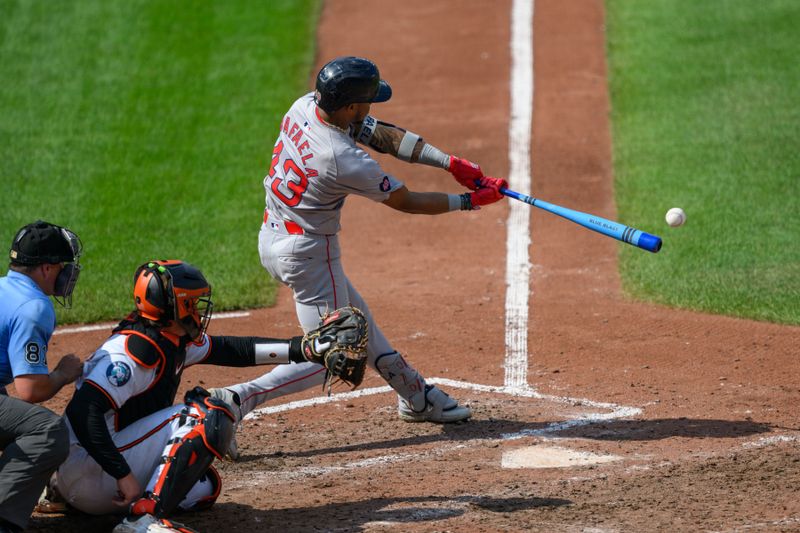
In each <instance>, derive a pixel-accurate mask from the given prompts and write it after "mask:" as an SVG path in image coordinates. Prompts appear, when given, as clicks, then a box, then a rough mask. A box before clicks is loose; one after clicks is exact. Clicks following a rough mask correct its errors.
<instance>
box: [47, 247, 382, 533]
mask: <svg viewBox="0 0 800 533" xmlns="http://www.w3.org/2000/svg"><path fill="white" fill-rule="evenodd" d="M133 285H134V286H133V297H134V302H135V305H136V309H135V310H134V311H133V312H132V313H131V314H130V315H129V316H128V317H127V318H126V319H125V320H123V321H122V322H120V323H119V325H118V326H117V327H116V328H115V329H114V330H113V332H112V334H111V336H110V337H109V338H108V339H107V340H106V341H105V342H104V343H103V345H102V346H100V348H99V349H98V350H97V351H95V353H94V354H93V355H92V356H91V357H90V358H89V359H88V360H87V361H86V362H85V364H84V372H83V375H82V377H81V378H79V379H78V381H77V383H76V391H75V394H74V396H73V398H72V400H71V401H70V403H69V405H67V409H66V418H67V426H68V428H69V432H70V453H69V457H68V458H67V460H66V461H65V462H64V463H63V464H62V465H61V467H60V468H59V470H58V473H57V476H56V478H55V483H54V486H53V487H51V489H52V490H53V491H54V492H55V493H57V494H58V495H59V496H60V497H61V498H62V499H63V500H65V501H66V502H68V503H69V504H70V505H72V506H73V507H75V508H77V509H79V510H81V511H83V512H85V513H89V514H111V513H127V516H126V517H125V519H124V520H123V521H122V522H121V523H120V524H119V525H117V527H116V528H115V529H114V531H115V533H126V532H127V533H133V532H144V531H148V530H149V531H156V530H158V531H191V530H190V529H189V528H186V527H185V526H182V525H180V524H177V523H175V522H172V521H171V520H169V517H170V516H171V515H172V514H173V513H174V512H176V511H177V510H184V511H187V510H196V509H204V508H207V507H209V506H211V505H213V504H214V502H215V501H216V499H217V497H218V496H219V494H220V489H221V479H220V476H219V474H218V473H217V471H216V470H215V469H214V467H213V466H212V463H213V461H214V459H215V458H221V457H223V455H224V454H225V453H226V452H227V451H228V448H229V446H230V444H231V441H232V439H233V435H234V428H235V424H236V422H237V421H238V420H239V417H240V412H239V408H238V406H236V405H230V404H228V403H225V401H223V400H222V399H220V398H219V397H215V396H212V395H211V394H210V393H209V392H208V391H206V390H204V389H203V388H201V387H196V388H195V389H193V390H191V391H189V392H188V393H186V395H185V397H184V399H183V402H182V403H179V404H176V405H174V400H175V396H176V393H177V391H178V388H179V386H180V382H181V376H182V374H183V371H184V369H185V368H186V367H188V366H191V365H195V364H207V365H223V366H239V367H242V366H252V365H265V364H267V365H274V364H286V363H293V362H294V363H297V362H302V363H308V362H314V363H318V364H321V365H323V366H324V367H325V368H326V371H327V372H328V374H329V376H330V378H329V379H330V380H341V381H344V382H346V383H348V384H350V385H351V386H353V387H355V386H357V385H358V384H359V383H361V379H362V378H363V374H364V365H365V364H366V358H365V357H366V353H365V346H366V343H367V325H366V320H365V319H364V316H363V314H362V313H361V312H360V311H358V310H357V309H354V308H352V307H350V308H345V309H338V310H335V311H333V312H332V313H331V314H330V315H328V316H326V317H325V318H324V319H323V320H322V323H321V324H320V327H319V328H317V329H314V330H311V331H309V332H308V333H307V334H306V335H304V336H297V337H293V338H291V339H274V338H267V337H234V336H226V335H208V334H206V328H207V327H208V324H209V321H210V320H211V314H212V309H213V304H212V301H211V286H210V285H209V283H208V282H207V281H206V278H205V277H204V276H203V274H202V273H201V272H200V270H198V269H197V268H195V267H193V266H192V265H190V264H188V263H185V262H183V261H177V260H168V261H150V262H148V263H145V264H143V265H142V266H140V267H139V268H138V269H137V270H136V273H135V274H134V280H133Z"/></svg>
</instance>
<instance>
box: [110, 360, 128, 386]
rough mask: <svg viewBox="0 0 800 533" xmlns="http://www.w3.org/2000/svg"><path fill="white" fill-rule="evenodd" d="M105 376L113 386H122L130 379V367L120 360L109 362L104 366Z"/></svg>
mask: <svg viewBox="0 0 800 533" xmlns="http://www.w3.org/2000/svg"><path fill="white" fill-rule="evenodd" d="M106 378H108V382H109V383H111V384H112V385H114V386H115V387H122V386H123V385H125V384H126V383H127V382H128V381H130V379H131V367H129V366H128V365H127V364H125V363H123V362H121V361H116V362H114V363H111V364H110V365H108V368H106Z"/></svg>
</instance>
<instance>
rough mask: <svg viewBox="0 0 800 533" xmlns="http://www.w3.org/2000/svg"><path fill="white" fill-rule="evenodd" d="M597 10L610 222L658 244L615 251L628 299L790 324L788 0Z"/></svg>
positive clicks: (793, 201)
mask: <svg viewBox="0 0 800 533" xmlns="http://www.w3.org/2000/svg"><path fill="white" fill-rule="evenodd" d="M606 5H607V8H608V9H607V13H608V50H609V66H610V83H611V97H612V123H613V126H612V127H613V137H614V170H615V177H616V192H617V204H618V208H619V217H620V220H624V221H625V222H626V223H629V224H632V225H634V226H636V227H641V228H643V229H645V230H646V231H651V232H653V233H657V234H660V235H661V236H662V237H664V248H663V250H662V251H661V253H660V254H659V255H658V256H649V255H648V254H641V253H637V252H638V251H637V250H627V249H625V248H621V251H620V254H621V255H620V268H621V275H622V279H623V284H624V287H625V289H626V291H628V292H629V293H630V294H632V295H634V296H635V297H638V298H642V299H649V300H652V301H655V302H659V303H663V304H667V305H671V306H678V307H687V308H690V309H696V310H701V311H708V312H715V313H723V314H729V315H733V316H740V317H748V318H754V319H758V320H768V321H775V322H782V323H789V324H800V307H798V306H797V301H798V300H799V299H800V247H798V246H797V244H798V236H800V151H798V150H797V146H798V140H799V139H800V96H799V95H798V93H797V90H796V88H797V87H798V86H800V70H799V69H797V68H796V58H797V57H798V55H800V40H798V39H797V30H796V28H797V27H798V25H799V24H800V4H798V3H797V2H794V1H792V0H766V1H762V2H750V1H748V0H720V1H715V2H694V1H689V0H669V1H664V2H649V3H641V2H635V3H634V2H624V1H621V0H607V2H606ZM673 206H679V207H683V208H684V209H685V210H686V211H687V214H688V222H687V224H686V226H684V227H682V228H677V229H671V228H667V227H666V225H665V224H664V222H663V216H664V213H665V212H666V211H667V209H669V208H670V207H673Z"/></svg>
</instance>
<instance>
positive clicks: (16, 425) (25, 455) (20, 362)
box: [0, 220, 83, 533]
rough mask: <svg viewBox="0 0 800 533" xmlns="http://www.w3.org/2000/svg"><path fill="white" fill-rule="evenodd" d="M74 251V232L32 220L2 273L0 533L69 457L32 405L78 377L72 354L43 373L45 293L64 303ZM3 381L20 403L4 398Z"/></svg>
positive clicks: (20, 520)
mask: <svg viewBox="0 0 800 533" xmlns="http://www.w3.org/2000/svg"><path fill="white" fill-rule="evenodd" d="M80 253H81V243H80V240H79V239H78V237H77V235H75V234H74V233H73V232H71V231H70V230H68V229H66V228H62V227H60V226H56V225H54V224H50V223H48V222H43V221H41V220H38V221H36V222H34V223H32V224H28V225H27V226H25V227H23V228H22V229H20V230H19V231H18V232H17V234H16V236H15V237H14V240H13V242H12V243H11V250H10V251H9V257H10V259H11V262H10V264H9V267H8V268H9V271H8V274H7V275H6V276H5V277H0V450H2V455H0V533H2V532H6V531H11V532H16V531H22V530H23V529H24V528H25V527H26V525H27V524H28V519H29V518H30V515H31V512H32V511H33V507H34V505H35V504H36V501H37V499H38V497H39V495H40V494H41V493H42V489H44V487H45V485H46V484H47V482H48V480H49V479H50V475H51V474H52V473H53V472H54V471H55V469H56V468H57V467H58V465H59V464H61V462H63V461H64V459H66V457H67V454H68V453H69V434H68V432H67V428H66V425H65V424H64V421H63V419H62V418H61V417H60V416H58V415H56V414H55V413H53V412H52V411H50V410H48V409H45V408H44V407H41V406H38V405H34V404H36V403H39V402H43V401H46V400H49V399H50V398H52V397H53V396H55V394H56V393H57V392H58V391H59V390H61V388H62V387H63V386H64V385H66V384H68V383H72V382H73V381H75V380H76V379H77V378H78V377H79V376H80V375H81V371H82V367H83V364H82V363H81V361H80V359H79V358H78V357H77V356H75V355H74V354H68V355H65V356H64V357H63V358H62V359H61V360H60V361H59V363H58V365H57V366H56V367H55V369H54V370H53V371H52V372H48V369H47V345H48V343H49V342H50V336H51V335H52V334H53V330H54V329H55V326H56V315H55V309H54V307H53V303H52V302H51V301H50V299H49V298H48V296H53V297H54V298H55V300H56V301H57V302H59V303H60V304H61V305H63V306H65V307H70V306H71V303H72V290H73V288H74V287H75V283H76V282H77V280H78V274H79V273H80V265H79V263H78V259H79V257H80ZM9 383H14V387H15V389H16V391H17V395H18V396H19V398H12V397H9V396H8V394H7V392H6V385H8V384H9Z"/></svg>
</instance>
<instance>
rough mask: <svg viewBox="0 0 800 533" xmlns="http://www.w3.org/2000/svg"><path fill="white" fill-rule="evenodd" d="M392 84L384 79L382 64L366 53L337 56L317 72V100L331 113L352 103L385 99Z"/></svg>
mask: <svg viewBox="0 0 800 533" xmlns="http://www.w3.org/2000/svg"><path fill="white" fill-rule="evenodd" d="M391 97H392V88H391V87H389V84H388V83H386V82H385V81H383V80H382V79H381V74H380V72H378V67H377V66H375V63H373V62H372V61H370V60H369V59H364V58H363V57H353V56H347V57H337V58H336V59H334V60H333V61H331V62H329V63H328V64H326V65H325V66H324V67H322V69H321V70H320V71H319V74H317V92H316V102H317V105H318V106H319V107H321V108H322V109H324V110H325V111H327V112H328V113H331V112H333V111H336V110H337V109H339V108H341V107H344V106H346V105H349V104H357V103H363V102H385V101H387V100H388V99H389V98H391Z"/></svg>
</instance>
